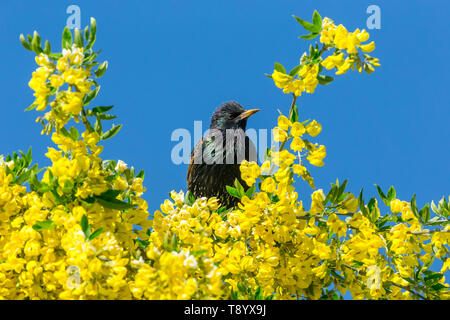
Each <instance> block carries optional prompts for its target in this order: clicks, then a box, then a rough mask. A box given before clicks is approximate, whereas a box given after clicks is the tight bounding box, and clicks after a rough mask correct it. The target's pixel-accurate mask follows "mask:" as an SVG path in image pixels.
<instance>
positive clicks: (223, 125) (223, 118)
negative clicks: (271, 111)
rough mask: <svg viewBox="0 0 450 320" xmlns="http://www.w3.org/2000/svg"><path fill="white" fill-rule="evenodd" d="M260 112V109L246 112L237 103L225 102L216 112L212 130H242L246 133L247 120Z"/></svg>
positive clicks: (212, 120)
mask: <svg viewBox="0 0 450 320" xmlns="http://www.w3.org/2000/svg"><path fill="white" fill-rule="evenodd" d="M258 111H259V109H250V110H245V109H244V108H243V107H242V106H241V105H240V104H239V103H237V102H235V101H229V102H225V103H223V104H222V105H221V106H219V107H218V108H217V109H216V110H215V111H214V113H213V115H212V118H211V126H210V129H218V130H226V129H242V130H244V131H245V127H246V126H247V118H248V117H250V116H251V115H252V114H254V113H256V112H258Z"/></svg>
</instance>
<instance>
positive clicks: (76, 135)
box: [70, 127, 80, 141]
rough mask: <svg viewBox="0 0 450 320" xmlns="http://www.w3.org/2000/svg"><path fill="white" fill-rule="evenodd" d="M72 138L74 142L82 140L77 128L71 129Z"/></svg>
mask: <svg viewBox="0 0 450 320" xmlns="http://www.w3.org/2000/svg"><path fill="white" fill-rule="evenodd" d="M70 137H71V138H72V139H73V140H74V141H77V140H78V139H79V138H80V133H79V132H78V130H77V128H75V127H71V128H70Z"/></svg>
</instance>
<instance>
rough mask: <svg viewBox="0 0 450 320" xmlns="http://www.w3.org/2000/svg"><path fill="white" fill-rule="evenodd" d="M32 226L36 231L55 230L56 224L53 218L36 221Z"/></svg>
mask: <svg viewBox="0 0 450 320" xmlns="http://www.w3.org/2000/svg"><path fill="white" fill-rule="evenodd" d="M32 228H33V229H34V230H36V231H42V230H53V229H55V224H54V223H53V221H52V220H45V221H36V223H35V224H34V225H33V226H32Z"/></svg>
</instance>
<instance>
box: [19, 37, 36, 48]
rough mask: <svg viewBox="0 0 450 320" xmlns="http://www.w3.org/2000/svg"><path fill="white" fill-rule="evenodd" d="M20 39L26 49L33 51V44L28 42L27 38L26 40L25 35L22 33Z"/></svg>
mask: <svg viewBox="0 0 450 320" xmlns="http://www.w3.org/2000/svg"><path fill="white" fill-rule="evenodd" d="M19 39H20V43H21V44H22V46H23V47H24V48H25V49H27V50H30V51H33V49H31V45H30V44H29V43H28V41H27V40H25V37H24V36H23V34H22V33H21V34H20V36H19Z"/></svg>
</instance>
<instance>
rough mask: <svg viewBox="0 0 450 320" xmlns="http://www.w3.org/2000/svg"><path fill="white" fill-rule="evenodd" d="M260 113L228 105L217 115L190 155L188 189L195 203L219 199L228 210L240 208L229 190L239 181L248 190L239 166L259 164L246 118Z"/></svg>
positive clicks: (216, 111) (232, 103)
mask: <svg viewBox="0 0 450 320" xmlns="http://www.w3.org/2000/svg"><path fill="white" fill-rule="evenodd" d="M258 111H259V109H251V110H245V109H244V108H243V107H242V106H241V105H240V104H239V103H237V102H235V101H229V102H225V103H223V104H222V105H221V106H219V107H218V108H217V109H216V110H215V111H214V113H213V115H212V118H211V125H210V130H209V132H208V134H206V135H205V136H204V137H203V138H202V139H200V141H199V142H198V143H197V144H196V145H195V147H194V149H193V150H192V152H191V160H190V162H189V167H188V172H187V188H188V191H190V192H191V193H192V194H193V196H194V197H195V199H197V198H200V197H208V198H210V197H217V198H218V199H219V201H220V203H221V205H222V206H226V207H227V208H231V207H234V206H236V205H237V204H238V202H239V199H238V198H236V197H233V196H232V195H230V194H229V193H228V191H227V189H226V186H233V185H234V181H235V179H238V181H239V182H240V183H241V185H242V186H243V187H244V189H248V186H247V184H246V183H245V182H244V181H243V180H242V179H241V172H240V170H239V166H240V163H241V162H242V160H244V159H245V160H248V161H257V154H256V148H255V145H254V144H253V142H252V141H251V140H250V139H249V137H248V136H247V135H246V134H245V127H246V125H247V118H248V117H250V116H251V115H252V114H254V113H256V112H258Z"/></svg>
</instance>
